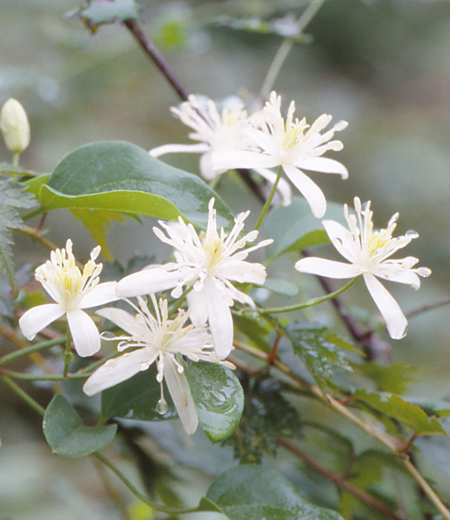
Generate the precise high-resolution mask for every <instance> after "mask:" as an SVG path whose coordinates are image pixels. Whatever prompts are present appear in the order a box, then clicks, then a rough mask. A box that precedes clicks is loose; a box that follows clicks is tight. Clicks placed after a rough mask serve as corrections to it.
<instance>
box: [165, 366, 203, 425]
mask: <svg viewBox="0 0 450 520" xmlns="http://www.w3.org/2000/svg"><path fill="white" fill-rule="evenodd" d="M164 378H165V380H166V383H167V387H168V389H169V392H170V395H171V397H172V400H173V404H174V405H175V408H176V409H177V413H178V417H179V418H180V420H181V424H182V425H183V428H184V431H185V432H186V433H187V434H188V435H192V434H193V433H194V432H195V430H196V429H197V425H198V417H197V413H196V411H195V408H194V402H193V400H192V397H191V392H190V390H189V386H188V384H187V381H186V376H185V374H179V373H178V371H177V367H176V365H175V363H174V362H173V361H172V360H171V359H170V358H169V357H166V358H165V364H164Z"/></svg>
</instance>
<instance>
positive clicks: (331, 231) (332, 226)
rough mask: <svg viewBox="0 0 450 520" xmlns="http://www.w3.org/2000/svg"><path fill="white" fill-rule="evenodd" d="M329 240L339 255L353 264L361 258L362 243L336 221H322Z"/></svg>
mask: <svg viewBox="0 0 450 520" xmlns="http://www.w3.org/2000/svg"><path fill="white" fill-rule="evenodd" d="M322 225H323V227H324V228H325V231H326V232H327V235H328V238H329V239H330V240H331V243H332V244H333V246H334V247H335V248H336V249H337V250H338V251H339V253H340V254H341V255H342V256H343V257H344V258H345V259H346V260H348V261H349V262H351V263H352V264H353V263H355V262H358V261H359V260H360V258H361V243H360V241H359V239H358V237H355V236H354V235H353V234H352V233H351V232H350V231H349V230H348V229H347V228H346V227H344V226H343V225H342V224H339V222H336V221H334V220H322Z"/></svg>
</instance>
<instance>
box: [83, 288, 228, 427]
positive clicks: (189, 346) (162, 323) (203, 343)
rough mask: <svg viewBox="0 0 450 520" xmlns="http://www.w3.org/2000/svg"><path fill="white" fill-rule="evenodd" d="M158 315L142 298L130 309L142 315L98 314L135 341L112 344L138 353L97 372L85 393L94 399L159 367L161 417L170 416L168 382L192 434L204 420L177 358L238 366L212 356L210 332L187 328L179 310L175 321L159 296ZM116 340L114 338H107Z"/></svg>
mask: <svg viewBox="0 0 450 520" xmlns="http://www.w3.org/2000/svg"><path fill="white" fill-rule="evenodd" d="M150 296H151V300H152V302H153V306H154V309H155V316H156V317H154V316H153V315H152V314H151V313H150V311H149V309H148V307H147V304H146V302H145V300H144V299H143V298H141V297H138V302H139V307H136V306H134V305H133V304H132V303H131V302H128V303H130V305H132V306H133V308H134V309H135V310H136V312H137V314H136V315H135V316H133V315H132V314H130V313H128V312H126V311H124V310H122V309H113V308H107V309H101V310H99V311H97V314H99V315H100V316H103V317H104V318H107V319H108V320H110V321H112V322H113V323H115V324H116V325H117V326H119V327H120V328H121V329H123V330H124V331H125V332H127V333H128V334H129V335H124V336H119V337H117V338H111V339H116V340H120V343H119V345H118V350H119V351H123V350H125V349H128V348H130V347H134V348H135V350H133V351H132V352H126V353H124V354H123V355H122V356H120V357H117V358H115V359H110V360H109V361H107V362H106V363H105V364H104V365H102V366H101V367H100V368H99V369H98V370H96V371H95V372H94V373H93V374H92V375H91V376H90V377H89V379H88V380H87V381H86V383H85V384H84V386H83V390H84V392H85V393H86V394H87V395H94V394H96V393H98V392H101V391H102V390H105V389H106V388H110V387H111V386H114V385H117V384H118V383H121V382H122V381H125V380H126V379H129V378H130V377H132V376H134V375H135V374H137V373H138V372H140V371H142V370H147V368H149V367H150V365H151V364H152V363H154V362H156V366H157V369H158V374H157V376H156V379H157V381H158V382H159V383H160V385H161V397H160V399H159V401H158V403H157V405H156V409H157V411H158V412H159V413H161V414H164V413H166V412H167V402H166V400H165V398H164V387H163V380H164V379H165V381H166V384H167V387H168V389H169V392H170V395H171V397H172V400H173V402H174V404H175V408H176V410H177V412H178V416H179V417H180V419H181V423H182V425H183V427H184V429H185V431H186V433H187V434H191V433H194V432H195V430H196V429H197V425H198V418H197V414H196V411H195V407H194V403H193V400H192V397H191V394H190V391H189V386H188V384H187V381H186V376H185V374H184V373H183V372H184V368H183V366H182V365H181V364H180V362H179V361H178V360H177V356H178V355H181V356H185V357H187V358H189V359H190V360H192V361H199V360H203V361H210V362H213V363H222V364H226V365H227V366H228V367H231V368H234V366H233V365H231V364H230V363H226V362H221V361H220V360H219V359H218V358H217V356H216V355H215V354H214V351H213V350H212V338H211V335H210V334H209V333H208V332H207V330H206V328H205V327H194V326H193V325H186V326H185V323H186V321H187V319H188V317H189V313H187V312H185V311H183V310H181V309H180V310H179V311H178V316H177V317H176V318H175V319H173V320H169V318H168V312H167V300H160V302H159V306H158V304H157V302H156V298H155V296H154V295H150ZM105 339H110V338H105Z"/></svg>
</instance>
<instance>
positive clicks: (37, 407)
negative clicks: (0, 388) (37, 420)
mask: <svg viewBox="0 0 450 520" xmlns="http://www.w3.org/2000/svg"><path fill="white" fill-rule="evenodd" d="M0 379H1V380H2V381H3V382H4V383H5V384H6V385H8V386H9V388H11V390H12V391H13V392H15V393H16V394H17V395H18V396H19V397H20V398H21V399H22V400H24V401H25V402H26V403H27V404H28V405H29V406H30V407H31V408H33V410H35V411H36V412H37V413H38V414H40V415H42V416H44V414H45V410H44V408H42V406H41V405H40V404H39V403H38V402H36V401H35V400H34V399H33V398H32V397H31V396H30V395H28V394H27V393H26V392H25V390H22V388H20V386H18V385H16V383H14V381H12V380H11V379H10V378H9V377H8V376H5V375H1V376H0Z"/></svg>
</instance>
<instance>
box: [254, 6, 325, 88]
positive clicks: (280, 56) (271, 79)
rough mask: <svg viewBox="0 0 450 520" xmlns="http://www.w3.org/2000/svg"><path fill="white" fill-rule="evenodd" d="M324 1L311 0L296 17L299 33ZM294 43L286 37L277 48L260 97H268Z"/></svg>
mask: <svg viewBox="0 0 450 520" xmlns="http://www.w3.org/2000/svg"><path fill="white" fill-rule="evenodd" d="M324 2H325V0H312V2H311V3H310V4H309V5H308V7H307V8H306V9H305V10H304V12H303V14H302V15H301V16H300V18H299V19H298V22H297V26H298V32H299V33H301V32H303V31H304V29H305V27H306V26H307V25H308V24H309V22H310V21H311V20H312V19H313V18H314V16H315V15H316V13H317V11H318V10H319V9H320V8H321V7H322V4H323V3H324ZM294 43H295V42H294V40H292V39H290V38H286V39H285V40H283V42H282V44H281V45H280V47H279V48H278V51H277V53H276V54H275V57H274V59H273V60H272V63H271V64H270V67H269V70H268V72H267V75H266V78H265V80H264V83H263V86H262V87H261V97H263V98H267V97H269V93H270V91H271V90H272V87H273V84H274V83H275V80H276V79H277V76H278V74H279V72H280V70H281V67H282V66H283V63H284V62H285V60H286V58H287V56H288V54H289V52H290V51H291V49H292V47H293V46H294Z"/></svg>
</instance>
